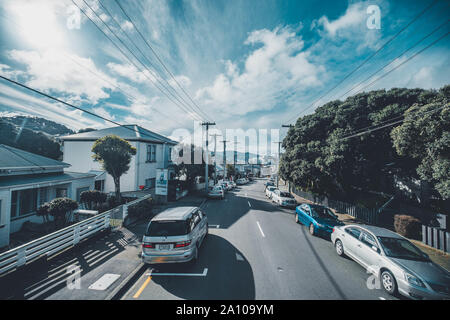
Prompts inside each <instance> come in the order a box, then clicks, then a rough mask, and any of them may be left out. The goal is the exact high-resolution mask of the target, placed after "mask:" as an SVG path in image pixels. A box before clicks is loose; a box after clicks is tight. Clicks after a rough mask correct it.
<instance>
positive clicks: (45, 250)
mask: <svg viewBox="0 0 450 320" xmlns="http://www.w3.org/2000/svg"><path fill="white" fill-rule="evenodd" d="M112 211H113V210H110V211H106V212H103V213H100V214H98V215H96V216H94V217H92V218H89V219H86V220H83V221H81V222H78V223H76V224H73V225H71V226H69V227H66V228H63V229H61V230H58V231H56V232H53V233H51V234H48V235H46V236H44V237H42V238H39V239H36V240H33V241H31V242H28V243H26V244H24V245H22V246H19V247H17V248H14V249H11V250H9V251H7V252H5V253H2V254H0V276H1V275H2V274H4V273H5V272H7V271H9V270H12V269H15V268H17V267H20V266H23V265H25V264H26V263H27V262H30V261H32V260H35V259H37V258H39V257H42V256H44V255H46V256H51V255H53V254H55V253H57V252H59V251H61V250H63V249H66V248H68V247H71V246H74V245H76V244H77V243H79V242H80V241H81V240H83V239H85V238H87V237H89V236H91V235H93V234H95V233H97V232H99V231H101V230H104V229H107V228H109V227H110V214H111V212H112Z"/></svg>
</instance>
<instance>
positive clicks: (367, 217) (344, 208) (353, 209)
mask: <svg viewBox="0 0 450 320" xmlns="http://www.w3.org/2000/svg"><path fill="white" fill-rule="evenodd" d="M291 192H293V193H295V194H296V195H297V196H299V197H302V198H304V199H307V200H309V201H312V202H315V203H319V204H322V205H324V206H327V207H330V208H333V209H335V210H336V211H337V212H339V213H346V214H349V215H351V216H352V217H355V218H357V219H360V220H362V221H365V222H367V223H370V224H374V225H376V224H378V223H379V213H378V210H377V209H369V208H364V207H359V206H356V205H354V204H350V203H347V202H343V201H339V200H333V199H329V198H327V197H325V196H318V195H314V194H311V193H309V192H305V191H302V190H299V189H297V188H295V187H294V188H291Z"/></svg>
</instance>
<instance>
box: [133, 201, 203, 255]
mask: <svg viewBox="0 0 450 320" xmlns="http://www.w3.org/2000/svg"><path fill="white" fill-rule="evenodd" d="M207 235H208V218H207V217H206V214H205V213H204V212H203V211H202V210H201V209H200V208H199V207H176V208H170V209H167V210H165V211H163V212H161V213H160V214H158V215H156V216H155V217H153V219H152V220H151V221H150V223H149V224H148V226H147V230H146V231H145V234H144V237H143V239H142V255H141V257H142V261H143V262H144V263H149V264H154V263H171V262H188V261H192V260H194V261H195V260H197V259H198V255H199V248H200V245H201V244H202V243H203V240H204V239H205V237H206V236H207Z"/></svg>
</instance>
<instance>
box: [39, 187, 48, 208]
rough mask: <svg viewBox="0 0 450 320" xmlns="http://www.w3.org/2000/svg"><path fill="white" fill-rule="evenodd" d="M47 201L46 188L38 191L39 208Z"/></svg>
mask: <svg viewBox="0 0 450 320" xmlns="http://www.w3.org/2000/svg"><path fill="white" fill-rule="evenodd" d="M47 201H48V188H40V189H39V206H41V205H43V204H44V203H46V202H47Z"/></svg>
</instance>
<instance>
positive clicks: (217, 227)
mask: <svg viewBox="0 0 450 320" xmlns="http://www.w3.org/2000/svg"><path fill="white" fill-rule="evenodd" d="M208 226H209V228H210V229H211V228H216V229H219V227H220V225H218V224H210V225H208Z"/></svg>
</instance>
